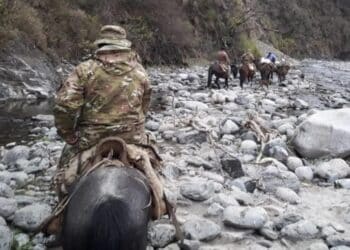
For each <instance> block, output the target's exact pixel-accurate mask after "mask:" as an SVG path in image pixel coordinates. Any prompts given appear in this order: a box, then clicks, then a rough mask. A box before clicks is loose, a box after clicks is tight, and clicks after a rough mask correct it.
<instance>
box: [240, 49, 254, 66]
mask: <svg viewBox="0 0 350 250" xmlns="http://www.w3.org/2000/svg"><path fill="white" fill-rule="evenodd" d="M254 61H255V57H254V55H253V53H251V52H250V51H248V52H246V53H244V54H243V55H242V57H241V62H242V65H247V66H248V67H249V69H250V70H251V71H255V70H256V68H255V65H254Z"/></svg>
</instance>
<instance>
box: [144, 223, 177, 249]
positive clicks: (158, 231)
mask: <svg viewBox="0 0 350 250" xmlns="http://www.w3.org/2000/svg"><path fill="white" fill-rule="evenodd" d="M175 236H176V230H175V227H174V225H171V224H163V223H154V224H151V225H150V227H149V229H148V234H147V238H148V242H149V243H150V244H151V246H153V247H165V246H166V245H168V244H169V243H171V242H173V241H174V240H175Z"/></svg>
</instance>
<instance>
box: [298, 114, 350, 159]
mask: <svg viewBox="0 0 350 250" xmlns="http://www.w3.org/2000/svg"><path fill="white" fill-rule="evenodd" d="M349 120H350V108H344V109H337V110H326V111H320V112H317V113H315V114H313V115H311V116H310V117H308V118H307V119H306V120H305V121H304V122H303V123H302V124H300V125H299V126H298V128H297V132H296V135H295V137H294V139H293V144H294V147H295V149H296V150H297V151H298V152H299V153H300V154H301V155H302V156H303V157H307V158H318V157H322V156H333V157H347V156H350V126H349Z"/></svg>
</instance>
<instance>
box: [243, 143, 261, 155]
mask: <svg viewBox="0 0 350 250" xmlns="http://www.w3.org/2000/svg"><path fill="white" fill-rule="evenodd" d="M240 150H241V152H242V153H245V154H255V153H256V151H257V150H258V145H257V144H256V142H255V141H252V140H245V141H242V143H241V147H240Z"/></svg>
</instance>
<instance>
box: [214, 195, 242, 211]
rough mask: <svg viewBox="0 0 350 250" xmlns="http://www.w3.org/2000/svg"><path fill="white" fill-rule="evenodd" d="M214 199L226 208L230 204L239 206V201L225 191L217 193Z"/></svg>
mask: <svg viewBox="0 0 350 250" xmlns="http://www.w3.org/2000/svg"><path fill="white" fill-rule="evenodd" d="M212 201H213V202H216V203H219V204H220V205H221V206H223V207H224V208H226V207H228V206H239V203H238V202H237V200H236V199H235V198H234V197H233V196H231V195H227V194H224V193H220V194H216V195H215V196H214V197H213V199H212Z"/></svg>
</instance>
